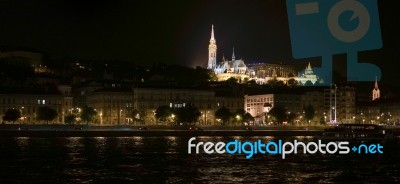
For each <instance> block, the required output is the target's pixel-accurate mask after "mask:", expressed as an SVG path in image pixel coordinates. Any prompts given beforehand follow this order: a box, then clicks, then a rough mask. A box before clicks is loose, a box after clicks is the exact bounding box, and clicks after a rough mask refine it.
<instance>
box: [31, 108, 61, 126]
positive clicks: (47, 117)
mask: <svg viewBox="0 0 400 184" xmlns="http://www.w3.org/2000/svg"><path fill="white" fill-rule="evenodd" d="M57 116H58V113H57V111H56V110H54V109H53V108H51V107H47V106H42V107H39V108H38V111H37V116H36V119H37V120H39V121H41V120H43V121H47V123H48V122H49V121H52V120H53V119H54V118H56V117H57Z"/></svg>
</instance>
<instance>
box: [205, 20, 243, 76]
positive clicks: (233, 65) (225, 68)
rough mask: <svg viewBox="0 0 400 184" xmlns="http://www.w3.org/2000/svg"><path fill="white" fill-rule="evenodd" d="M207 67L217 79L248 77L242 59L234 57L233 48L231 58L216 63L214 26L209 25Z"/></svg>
mask: <svg viewBox="0 0 400 184" xmlns="http://www.w3.org/2000/svg"><path fill="white" fill-rule="evenodd" d="M207 69H209V70H212V71H213V72H214V73H215V75H216V76H217V80H218V81H225V80H227V79H229V78H231V77H233V78H235V79H238V80H239V81H243V80H244V79H245V78H249V76H248V75H247V74H246V73H247V66H246V64H245V63H244V61H243V60H242V59H238V60H237V59H236V58H235V49H233V52H232V60H230V61H229V60H226V59H225V57H223V58H222V61H221V62H219V63H217V42H216V40H215V38H214V26H212V27H211V38H210V44H209V45H208V65H207Z"/></svg>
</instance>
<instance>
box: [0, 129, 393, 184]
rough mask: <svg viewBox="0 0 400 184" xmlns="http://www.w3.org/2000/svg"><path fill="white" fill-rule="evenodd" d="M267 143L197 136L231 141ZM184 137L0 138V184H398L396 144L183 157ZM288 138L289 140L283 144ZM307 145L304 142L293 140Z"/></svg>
mask: <svg viewBox="0 0 400 184" xmlns="http://www.w3.org/2000/svg"><path fill="white" fill-rule="evenodd" d="M234 138H235V139H236V138H237V139H240V140H242V141H243V140H246V141H250V140H253V141H254V140H256V139H263V140H264V141H265V142H266V141H270V140H274V139H275V140H276V139H277V138H274V137H251V138H245V137H226V138H223V137H198V139H199V140H201V141H212V142H218V141H232V140H233V139H234ZM188 139H189V137H127V138H0V183H343V182H351V183H399V182H400V143H399V142H395V143H390V144H387V145H384V154H383V155H356V154H349V155H302V154H298V155H289V156H288V157H287V158H286V159H284V160H283V159H282V158H281V156H280V155H255V156H253V158H251V159H245V156H244V155H229V154H223V155H207V154H199V155H188V153H187V141H188ZM286 139H288V140H293V139H294V137H289V138H286ZM296 139H297V140H302V141H308V140H309V139H310V140H312V138H309V137H308V138H307V137H296Z"/></svg>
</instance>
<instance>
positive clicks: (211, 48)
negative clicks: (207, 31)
mask: <svg viewBox="0 0 400 184" xmlns="http://www.w3.org/2000/svg"><path fill="white" fill-rule="evenodd" d="M216 66H217V43H216V41H215V38H214V25H212V26H211V39H210V44H209V45H208V65H207V69H210V70H213V69H215V67H216Z"/></svg>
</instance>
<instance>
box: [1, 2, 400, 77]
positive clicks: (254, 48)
mask: <svg viewBox="0 0 400 184" xmlns="http://www.w3.org/2000/svg"><path fill="white" fill-rule="evenodd" d="M143 3H145V4H144V5H142V4H143ZM378 3H379V11H380V20H381V32H382V39H383V48H382V49H380V50H375V51H366V52H361V53H360V60H363V61H371V62H373V63H376V64H377V65H378V66H380V67H381V69H382V73H383V75H382V80H383V81H386V82H388V83H391V84H393V85H396V84H397V83H396V82H395V80H390V78H397V77H396V74H397V73H396V72H397V71H398V69H397V68H396V67H393V66H400V65H399V64H397V63H394V62H399V54H398V53H399V48H400V44H399V43H400V38H399V36H398V35H396V33H397V32H398V31H397V28H396V26H398V25H397V24H398V23H399V22H400V20H399V19H400V16H399V15H397V12H398V7H400V6H399V5H400V3H399V1H390V0H386V1H384V0H378ZM0 7H1V11H0V23H1V24H0V45H2V46H9V47H26V48H34V49H37V50H40V51H43V52H45V53H47V54H48V55H49V56H50V58H54V59H59V58H64V57H72V58H76V59H90V60H122V61H129V62H133V63H138V64H148V63H156V62H162V63H169V64H173V63H175V64H181V65H186V66H203V67H205V66H206V63H207V57H208V56H207V54H208V50H207V49H208V42H209V39H210V30H211V24H214V26H215V37H216V40H217V45H218V60H221V58H222V54H224V55H225V57H226V58H229V59H230V58H231V55H232V47H235V54H236V58H243V59H244V60H245V61H246V62H275V63H287V64H294V65H296V66H297V67H303V66H304V67H305V66H306V63H307V62H308V61H311V62H312V63H313V64H314V65H319V63H318V62H319V58H310V59H302V60H294V59H293V57H292V54H291V49H290V48H291V47H290V35H289V27H288V19H287V15H286V5H285V1H283V0H252V1H250V0H220V1H211V0H201V1H200V0H199V1H184V2H181V1H171V0H170V1H161V0H159V1H118V2H117V1H103V0H96V1H94V0H86V1H80V0H59V1H50V0H47V1H44V0H42V1H40V0H38V1H21V0H2V1H1V2H0ZM395 7H397V8H395ZM343 58H345V57H343V55H342V56H341V55H339V56H335V58H334V59H336V60H337V62H336V69H337V70H338V71H343V72H345V70H344V69H343V67H342V65H343V63H344V62H343Z"/></svg>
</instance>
